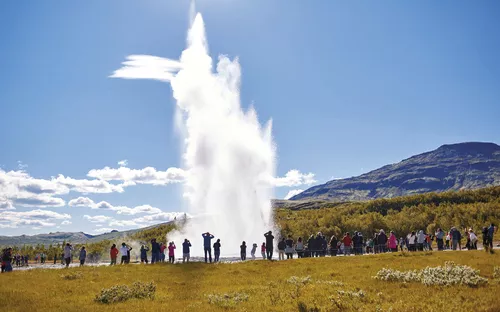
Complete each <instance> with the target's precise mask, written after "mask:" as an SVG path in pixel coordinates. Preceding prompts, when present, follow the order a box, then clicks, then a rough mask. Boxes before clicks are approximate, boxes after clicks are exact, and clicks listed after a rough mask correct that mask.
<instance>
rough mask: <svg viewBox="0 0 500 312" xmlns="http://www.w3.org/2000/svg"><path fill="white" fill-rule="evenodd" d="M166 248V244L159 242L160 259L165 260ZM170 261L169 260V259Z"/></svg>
mask: <svg viewBox="0 0 500 312" xmlns="http://www.w3.org/2000/svg"><path fill="white" fill-rule="evenodd" d="M174 245H175V244H174ZM166 248H167V246H166V245H163V243H160V261H161V262H165V249H166ZM169 261H170V260H169Z"/></svg>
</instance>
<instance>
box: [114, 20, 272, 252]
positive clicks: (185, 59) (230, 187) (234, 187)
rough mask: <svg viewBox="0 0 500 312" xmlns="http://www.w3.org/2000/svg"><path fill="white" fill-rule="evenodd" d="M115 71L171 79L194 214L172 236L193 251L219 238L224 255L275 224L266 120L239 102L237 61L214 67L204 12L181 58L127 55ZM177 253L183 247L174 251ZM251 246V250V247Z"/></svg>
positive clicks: (223, 61)
mask: <svg viewBox="0 0 500 312" xmlns="http://www.w3.org/2000/svg"><path fill="white" fill-rule="evenodd" d="M124 64H125V65H126V66H125V67H123V68H121V69H119V70H117V71H116V72H115V73H114V74H113V77H120V78H144V79H156V80H162V81H169V82H170V83H171V85H172V89H173V96H174V98H175V99H176V101H177V125H178V127H180V128H181V131H180V133H182V135H183V136H184V151H183V162H184V163H183V166H184V169H185V170H186V182H185V194H184V195H185V197H186V200H187V201H188V203H189V205H188V207H189V208H188V209H189V211H188V213H189V214H190V215H192V216H193V218H192V219H190V220H189V221H188V222H187V224H186V226H185V227H184V229H183V230H182V231H181V233H173V234H172V235H169V239H170V240H174V241H175V242H176V243H177V246H178V248H181V243H182V241H183V240H184V238H188V239H190V240H191V243H192V245H193V247H192V254H194V255H199V254H201V253H202V252H203V243H202V237H201V234H202V233H203V232H207V231H210V232H211V233H213V234H214V235H215V237H216V238H220V239H221V243H222V248H221V253H222V255H231V254H238V253H239V245H240V244H241V242H242V241H243V240H244V241H246V242H247V245H249V246H250V247H249V248H251V245H252V243H257V244H258V245H259V246H260V244H261V243H262V241H263V240H264V237H263V234H264V232H266V231H268V230H270V229H273V227H274V226H273V221H272V210H271V198H272V196H273V187H272V179H273V177H274V174H275V147H274V143H273V140H272V135H271V122H268V124H267V125H266V126H265V127H262V126H261V125H260V124H259V122H258V120H257V114H256V112H255V111H254V110H253V108H251V109H249V110H248V111H247V112H245V111H243V110H242V108H241V104H240V93H239V86H240V76H241V71H240V65H239V63H238V60H237V59H236V60H233V61H231V60H230V59H228V58H227V57H225V56H220V57H219V61H218V64H217V68H216V70H215V71H214V70H213V67H212V59H211V57H210V56H209V54H208V46H207V41H206V36H205V26H204V23H203V18H202V16H201V14H199V13H198V14H197V15H196V17H195V18H194V20H193V22H192V24H191V27H190V29H189V32H188V37H187V48H186V49H185V50H184V51H183V52H182V55H181V57H180V60H178V61H176V60H169V59H164V58H159V57H154V56H144V55H142V56H131V57H129V61H127V62H125V63H124ZM179 252H181V250H179ZM248 252H249V250H248Z"/></svg>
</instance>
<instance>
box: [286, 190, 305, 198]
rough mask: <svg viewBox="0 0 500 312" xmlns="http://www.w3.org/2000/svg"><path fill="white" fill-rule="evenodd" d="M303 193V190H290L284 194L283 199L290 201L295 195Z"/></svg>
mask: <svg viewBox="0 0 500 312" xmlns="http://www.w3.org/2000/svg"><path fill="white" fill-rule="evenodd" d="M303 191H304V190H290V191H288V193H287V194H286V196H285V198H284V199H290V198H292V197H294V196H295V195H297V194H300V193H302V192H303Z"/></svg>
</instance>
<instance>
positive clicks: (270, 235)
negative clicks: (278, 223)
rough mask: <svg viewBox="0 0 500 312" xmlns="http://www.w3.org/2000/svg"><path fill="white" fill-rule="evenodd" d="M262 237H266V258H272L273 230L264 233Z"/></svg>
mask: <svg viewBox="0 0 500 312" xmlns="http://www.w3.org/2000/svg"><path fill="white" fill-rule="evenodd" d="M264 237H265V238H266V255H267V260H272V259H273V249H274V236H273V232H272V231H269V232H267V233H265V234H264Z"/></svg>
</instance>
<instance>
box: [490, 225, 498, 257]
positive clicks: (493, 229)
mask: <svg viewBox="0 0 500 312" xmlns="http://www.w3.org/2000/svg"><path fill="white" fill-rule="evenodd" d="M496 232H498V228H497V227H496V226H495V224H493V223H491V224H490V226H489V227H488V244H489V247H490V252H493V235H495V233H496Z"/></svg>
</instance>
